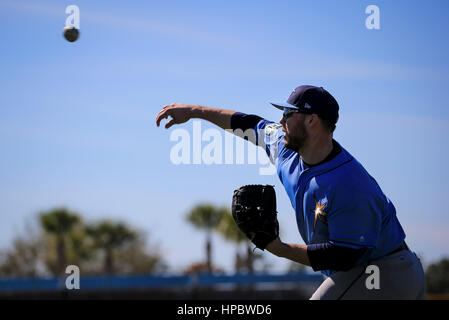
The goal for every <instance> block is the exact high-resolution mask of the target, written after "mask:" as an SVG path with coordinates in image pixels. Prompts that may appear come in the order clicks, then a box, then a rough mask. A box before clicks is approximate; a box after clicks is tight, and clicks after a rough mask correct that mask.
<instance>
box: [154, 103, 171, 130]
mask: <svg viewBox="0 0 449 320" xmlns="http://www.w3.org/2000/svg"><path fill="white" fill-rule="evenodd" d="M167 107H169V106H165V107H164V108H162V110H161V111H159V113H158V114H157V116H156V125H157V126H158V127H159V125H160V123H161V120H162V119H167V118H168V116H170V110H168V109H167Z"/></svg>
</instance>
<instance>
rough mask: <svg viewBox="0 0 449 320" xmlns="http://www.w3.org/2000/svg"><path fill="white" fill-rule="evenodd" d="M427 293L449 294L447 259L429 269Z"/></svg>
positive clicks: (448, 263) (427, 272) (427, 273)
mask: <svg viewBox="0 0 449 320" xmlns="http://www.w3.org/2000/svg"><path fill="white" fill-rule="evenodd" d="M426 280H427V292H429V293H438V294H442V293H449V259H447V258H445V259H442V260H440V261H438V262H436V263H433V264H431V265H429V266H428V267H427V270H426Z"/></svg>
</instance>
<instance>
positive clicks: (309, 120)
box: [305, 114, 318, 126]
mask: <svg viewBox="0 0 449 320" xmlns="http://www.w3.org/2000/svg"><path fill="white" fill-rule="evenodd" d="M317 121H318V116H317V115H316V114H308V115H306V118H305V122H306V124H307V125H308V126H313V125H315V124H316V122H317Z"/></svg>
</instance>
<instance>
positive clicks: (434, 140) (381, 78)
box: [0, 0, 449, 271]
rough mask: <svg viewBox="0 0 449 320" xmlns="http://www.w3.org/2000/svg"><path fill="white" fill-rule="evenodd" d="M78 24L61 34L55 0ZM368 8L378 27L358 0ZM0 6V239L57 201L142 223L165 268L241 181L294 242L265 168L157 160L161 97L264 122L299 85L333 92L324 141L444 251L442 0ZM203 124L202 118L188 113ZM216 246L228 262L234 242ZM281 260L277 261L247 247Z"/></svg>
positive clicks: (182, 256)
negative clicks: (263, 194) (70, 37)
mask: <svg viewBox="0 0 449 320" xmlns="http://www.w3.org/2000/svg"><path fill="white" fill-rule="evenodd" d="M71 4H75V5H77V6H78V7H79V8H80V16H81V17H80V18H81V21H80V23H81V36H80V39H79V40H78V41H77V42H75V43H68V42H66V41H65V40H64V39H63V37H62V28H63V27H64V24H65V20H66V17H67V15H66V14H65V8H66V6H68V5H71ZM370 4H375V5H377V6H378V7H379V9H380V26H381V29H380V30H368V29H366V27H365V19H366V17H367V14H365V8H366V7H367V6H368V5H370ZM431 4H432V5H430V4H429V2H425V1H394V2H393V1H358V0H353V1H349V0H348V1H336V0H334V1H330V0H329V1H324V0H323V1H313V2H312V1H299V0H298V1H245V2H243V3H242V1H226V2H218V1H188V2H187V1H158V2H155V1H70V2H61V1H41V0H39V1H12V0H11V1H10V0H2V1H1V2H0V27H1V28H0V52H1V59H0V90H1V92H0V93H1V94H0V150H1V155H2V156H1V157H0V247H1V248H5V247H8V246H9V245H10V242H11V239H12V238H13V237H14V236H16V235H20V234H23V233H24V226H25V225H26V224H30V225H33V223H35V221H34V220H33V219H34V217H35V216H36V214H37V213H38V212H39V211H41V210H46V209H50V208H53V207H56V206H61V205H64V206H67V207H69V208H72V209H73V210H78V211H79V212H81V213H82V214H83V216H84V217H85V218H86V219H88V220H95V219H101V218H113V219H120V220H125V221H128V222H129V223H130V224H133V225H136V226H139V227H141V228H142V229H143V230H145V231H147V232H148V233H149V235H150V239H151V241H154V242H157V243H159V245H160V247H161V249H163V252H164V254H165V257H166V260H167V262H168V263H169V264H170V266H171V267H172V270H173V271H179V270H181V269H182V268H184V267H185V266H187V265H189V264H190V263H192V262H196V261H199V260H201V259H202V258H203V246H204V244H203V241H204V237H205V236H204V234H202V233H200V232H198V231H196V230H195V229H193V228H192V227H191V226H190V225H188V224H187V223H186V222H185V218H184V217H185V215H186V212H187V211H188V210H189V209H190V208H191V207H192V206H193V205H195V204H196V203H198V202H203V201H207V202H212V203H216V204H217V205H229V204H230V200H231V197H232V191H233V190H234V189H235V188H237V187H239V186H240V185H243V184H248V183H263V184H273V185H275V186H276V189H277V194H278V207H279V212H280V214H279V219H280V224H281V230H282V232H283V240H285V241H290V242H297V243H303V242H302V240H301V239H300V236H299V234H298V232H297V229H296V225H295V220H294V213H293V209H292V208H291V206H290V205H289V201H288V198H287V196H286V195H285V193H284V192H283V189H282V186H281V185H280V183H279V182H278V180H277V178H276V176H260V175H259V174H258V172H259V168H258V166H257V165H212V166H206V165H190V166H186V165H180V166H176V165H173V164H172V163H171V162H170V157H169V156H170V149H171V148H172V147H173V145H174V142H172V141H170V140H169V137H170V132H171V131H172V130H174V129H175V128H184V129H187V130H190V131H191V130H192V123H187V124H184V125H182V126H179V127H176V126H175V127H172V129H169V130H165V129H163V128H157V127H156V126H155V117H156V114H157V113H158V112H159V110H160V109H161V107H162V106H164V105H166V104H169V103H172V102H184V103H194V104H203V105H207V106H214V107H223V108H227V109H234V110H239V111H242V112H246V113H255V114H258V115H260V116H263V117H265V118H267V119H270V120H279V118H280V114H279V111H278V110H277V109H275V108H272V107H270V105H269V104H268V102H269V101H283V100H286V99H287V97H288V95H289V94H290V92H291V90H292V89H293V88H295V87H296V86H298V85H301V84H313V85H320V86H323V87H325V88H326V89H328V90H329V91H330V92H331V93H332V94H333V95H334V96H335V98H336V99H337V101H338V102H339V104H340V107H341V111H340V121H339V123H338V125H337V130H336V132H335V138H336V139H337V140H338V141H339V142H340V143H341V144H342V145H343V146H344V147H345V148H346V149H347V150H348V151H349V152H351V153H352V154H353V155H354V156H355V157H356V158H357V159H358V160H359V161H360V162H361V163H362V164H363V165H364V166H365V168H366V169H367V170H368V171H369V172H370V173H371V174H372V175H373V176H374V177H375V178H376V180H377V181H378V182H379V184H380V185H381V187H382V189H383V190H384V192H385V193H386V194H387V196H388V197H389V198H390V199H391V200H392V201H393V203H394V204H395V206H396V209H397V212H398V217H399V219H400V221H401V223H402V224H403V226H404V228H405V231H406V234H407V241H408V243H409V244H410V246H411V247H412V248H413V249H414V250H415V251H416V252H417V253H419V254H420V255H421V256H422V257H423V259H424V262H425V263H429V262H432V261H435V260H437V259H439V258H441V257H443V256H447V255H449V252H448V249H447V246H446V245H445V244H447V243H448V242H449V236H448V232H447V230H448V226H449V217H448V215H447V213H448V211H447V205H446V203H445V200H446V199H447V198H449V190H448V187H447V180H448V178H449V175H448V169H447V168H446V164H447V163H448V160H449V159H448V156H449V154H448V143H447V137H448V136H449V103H448V101H449V90H448V84H449V77H448V71H449V63H448V61H449V59H448V58H449V47H448V43H447V41H445V40H444V39H445V38H446V35H445V33H446V31H447V30H448V29H449V28H448V27H449V21H448V19H447V13H448V12H449V3H448V2H447V1H444V0H442V1H432V2H431ZM202 127H203V129H206V128H211V127H213V126H212V125H209V124H207V123H202ZM214 241H215V245H216V246H215V249H216V250H215V253H214V259H215V263H216V264H218V265H219V266H221V267H223V268H225V269H226V270H230V269H231V268H232V260H233V253H234V250H235V248H234V246H233V245H232V244H228V243H226V242H224V241H223V240H221V239H220V238H219V237H218V236H215V237H214ZM264 256H265V259H266V261H267V262H269V263H271V264H272V265H273V267H274V268H275V269H277V270H283V268H285V267H286V265H287V262H286V261H283V260H280V259H278V258H274V257H272V256H270V254H269V253H266V254H264Z"/></svg>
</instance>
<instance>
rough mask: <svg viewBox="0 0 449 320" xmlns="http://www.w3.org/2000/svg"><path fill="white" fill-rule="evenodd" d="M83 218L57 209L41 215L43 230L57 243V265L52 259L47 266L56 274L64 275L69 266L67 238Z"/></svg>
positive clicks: (63, 209) (64, 209) (62, 209)
mask: <svg viewBox="0 0 449 320" xmlns="http://www.w3.org/2000/svg"><path fill="white" fill-rule="evenodd" d="M80 221H81V218H80V216H79V215H78V214H77V213H74V212H71V211H69V210H67V209H66V208H57V209H53V210H50V211H47V212H43V213H41V214H40V222H41V226H42V228H43V230H44V231H45V232H46V233H47V234H49V235H50V236H52V237H54V239H55V241H56V244H55V246H56V263H55V264H52V259H51V258H49V259H48V260H47V265H48V266H49V268H50V269H51V270H52V272H53V273H54V274H57V275H62V274H64V272H65V268H66V266H67V265H68V260H67V245H66V242H67V237H68V234H69V233H70V232H71V231H72V230H73V229H74V227H75V225H76V224H78V223H80Z"/></svg>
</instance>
